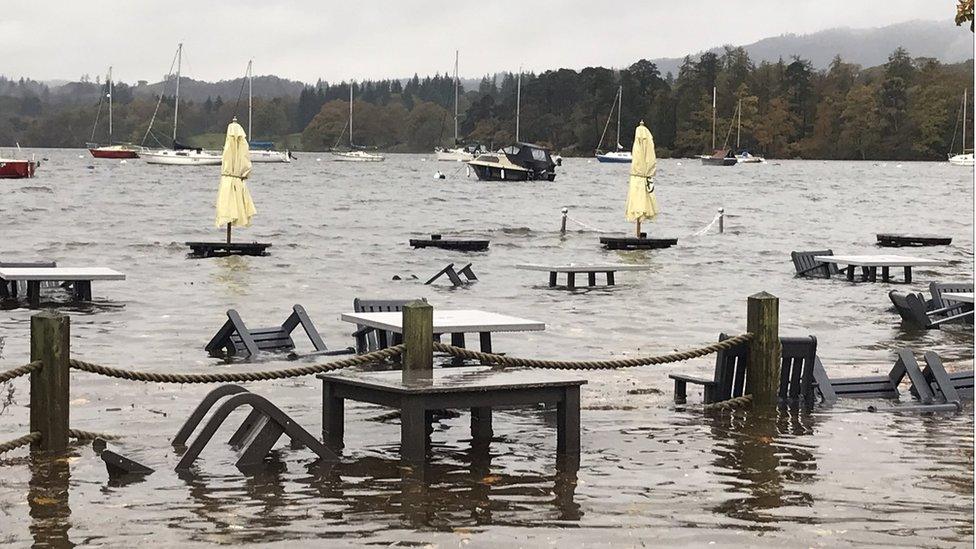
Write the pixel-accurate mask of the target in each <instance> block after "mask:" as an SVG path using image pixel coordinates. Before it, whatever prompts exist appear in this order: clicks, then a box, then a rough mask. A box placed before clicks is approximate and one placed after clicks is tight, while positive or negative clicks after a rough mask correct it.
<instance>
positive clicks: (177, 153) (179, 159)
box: [140, 43, 221, 166]
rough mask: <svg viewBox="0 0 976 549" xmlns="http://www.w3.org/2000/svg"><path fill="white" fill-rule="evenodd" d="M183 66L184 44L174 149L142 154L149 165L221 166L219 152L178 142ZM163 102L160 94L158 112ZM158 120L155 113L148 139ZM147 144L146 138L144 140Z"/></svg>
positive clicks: (178, 52)
mask: <svg viewBox="0 0 976 549" xmlns="http://www.w3.org/2000/svg"><path fill="white" fill-rule="evenodd" d="M182 65H183V44H182V43H181V44H180V45H179V46H178V47H177V48H176V103H175V107H174V108H173V147H172V148H169V149H165V148H164V149H156V150H150V151H146V152H143V153H141V154H140V156H141V157H142V158H143V159H145V161H146V163H147V164H159V165H163V166H219V165H220V162H221V155H220V153H217V152H211V151H205V150H203V149H200V148H195V147H189V146H187V145H183V144H181V143H180V142H179V141H177V140H176V130H177V126H178V123H179V119H180V70H181V69H182ZM162 100H163V94H162V93H160V94H159V101H158V102H157V103H156V110H157V111H158V110H159V104H160V103H161V102H162ZM155 120H156V113H155V112H154V113H153V118H152V120H150V121H149V129H148V130H146V137H148V136H149V133H150V132H151V131H152V124H153V121H155ZM143 144H145V138H143Z"/></svg>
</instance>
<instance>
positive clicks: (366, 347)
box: [352, 297, 427, 354]
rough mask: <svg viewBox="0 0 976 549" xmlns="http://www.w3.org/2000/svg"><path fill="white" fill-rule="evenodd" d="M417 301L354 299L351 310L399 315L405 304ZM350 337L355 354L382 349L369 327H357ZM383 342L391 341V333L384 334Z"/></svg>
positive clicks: (424, 300)
mask: <svg viewBox="0 0 976 549" xmlns="http://www.w3.org/2000/svg"><path fill="white" fill-rule="evenodd" d="M414 301H418V300H417V299H360V298H358V297H357V298H355V299H353V300H352V310H353V312H356V313H399V312H401V311H403V306H404V305H406V304H407V303H412V302H414ZM419 301H423V302H424V303H426V302H427V300H426V299H420V300H419ZM352 336H353V337H354V338H356V352H357V353H360V354H362V353H368V352H372V351H378V350H379V349H382V348H383V347H381V346H380V343H379V337H378V336H377V334H376V329H375V328H373V327H371V326H362V325H357V326H356V331H355V332H353V333H352ZM383 336H384V337H383V340H384V341H386V342H390V341H393V337H394V335H393V333H392V332H385V333H384V334H383Z"/></svg>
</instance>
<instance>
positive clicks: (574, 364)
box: [434, 333, 752, 370]
mask: <svg viewBox="0 0 976 549" xmlns="http://www.w3.org/2000/svg"><path fill="white" fill-rule="evenodd" d="M750 339H752V334H751V333H744V334H739V335H737V336H735V337H730V338H729V339H725V340H722V341H719V342H718V343H713V344H711V345H707V346H705V347H701V348H698V349H692V350H690V351H681V352H677V353H671V354H668V355H661V356H651V357H643V358H620V359H616V360H580V361H569V360H539V359H535V358H517V357H512V356H508V355H504V356H503V355H496V354H492V353H481V352H478V351H472V350H470V349H464V348H461V347H454V346H453V345H445V344H443V343H438V342H434V349H435V350H438V351H442V352H445V353H448V354H450V355H452V356H455V357H459V358H469V359H473V360H480V361H481V362H484V363H488V364H501V365H503V366H525V367H529V368H548V369H559V370H608V369H612V368H633V367H635V366H649V365H652V364H668V363H671V362H681V361H684V360H689V359H692V358H699V357H703V356H707V355H710V354H712V353H715V352H718V351H723V350H725V349H731V348H732V347H735V346H737V345H740V344H742V343H745V342H747V341H749V340H750Z"/></svg>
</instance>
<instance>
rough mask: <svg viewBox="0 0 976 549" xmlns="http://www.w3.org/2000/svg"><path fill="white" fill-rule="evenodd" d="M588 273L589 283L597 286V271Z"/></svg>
mask: <svg viewBox="0 0 976 549" xmlns="http://www.w3.org/2000/svg"><path fill="white" fill-rule="evenodd" d="M586 275H587V283H588V284H589V285H590V286H591V287H592V286H596V273H595V272H589V273H586Z"/></svg>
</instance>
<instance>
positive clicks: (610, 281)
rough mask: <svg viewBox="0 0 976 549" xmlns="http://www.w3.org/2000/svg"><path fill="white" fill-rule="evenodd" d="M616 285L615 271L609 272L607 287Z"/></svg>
mask: <svg viewBox="0 0 976 549" xmlns="http://www.w3.org/2000/svg"><path fill="white" fill-rule="evenodd" d="M615 283H616V282H615V281H614V280H613V271H607V286H613V285H614V284H615Z"/></svg>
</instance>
